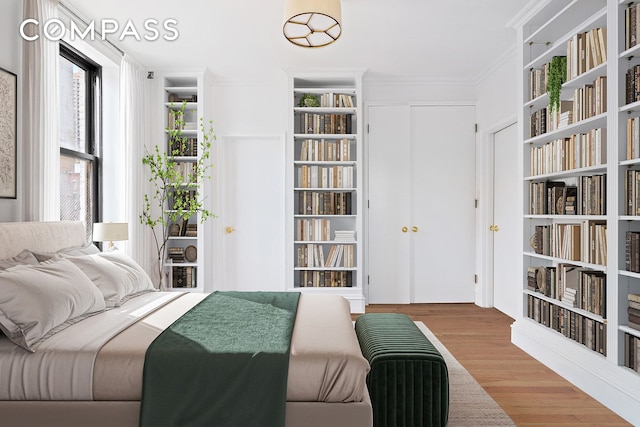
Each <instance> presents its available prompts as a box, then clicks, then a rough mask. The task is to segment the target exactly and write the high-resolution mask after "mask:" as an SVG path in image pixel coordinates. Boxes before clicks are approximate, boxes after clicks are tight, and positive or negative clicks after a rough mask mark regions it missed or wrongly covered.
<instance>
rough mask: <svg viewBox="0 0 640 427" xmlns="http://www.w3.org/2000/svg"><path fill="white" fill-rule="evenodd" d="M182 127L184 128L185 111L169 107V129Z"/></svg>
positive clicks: (180, 128)
mask: <svg viewBox="0 0 640 427" xmlns="http://www.w3.org/2000/svg"><path fill="white" fill-rule="evenodd" d="M182 129H184V111H182V110H174V109H172V108H169V109H168V116H167V130H182Z"/></svg>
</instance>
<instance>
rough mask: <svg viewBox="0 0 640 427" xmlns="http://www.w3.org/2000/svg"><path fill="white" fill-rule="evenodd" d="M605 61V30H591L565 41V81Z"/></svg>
mask: <svg viewBox="0 0 640 427" xmlns="http://www.w3.org/2000/svg"><path fill="white" fill-rule="evenodd" d="M606 61H607V29H606V28H605V27H602V28H593V29H591V30H589V31H586V32H583V33H578V34H575V35H574V36H573V37H571V38H570V39H569V40H568V41H567V80H571V79H574V78H576V77H578V76H579V75H581V74H583V73H586V72H587V71H589V70H591V69H592V68H595V67H597V66H598V65H601V64H603V63H605V62H606Z"/></svg>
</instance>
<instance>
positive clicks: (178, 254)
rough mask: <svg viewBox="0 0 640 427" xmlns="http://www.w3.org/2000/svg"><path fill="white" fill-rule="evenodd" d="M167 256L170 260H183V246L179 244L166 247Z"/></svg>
mask: <svg viewBox="0 0 640 427" xmlns="http://www.w3.org/2000/svg"><path fill="white" fill-rule="evenodd" d="M167 257H168V258H169V259H170V260H171V262H184V248H182V247H179V246H170V247H168V248H167Z"/></svg>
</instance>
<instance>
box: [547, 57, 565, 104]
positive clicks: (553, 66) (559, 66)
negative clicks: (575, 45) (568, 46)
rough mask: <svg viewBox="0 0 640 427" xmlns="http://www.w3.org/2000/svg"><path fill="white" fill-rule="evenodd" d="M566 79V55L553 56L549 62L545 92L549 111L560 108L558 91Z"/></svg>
mask: <svg viewBox="0 0 640 427" xmlns="http://www.w3.org/2000/svg"><path fill="white" fill-rule="evenodd" d="M566 80H567V57H566V56H554V57H553V59H551V63H549V76H548V78H547V92H548V93H549V108H550V109H551V111H552V112H553V111H559V109H560V92H561V91H562V84H563V83H564V82H565V81H566Z"/></svg>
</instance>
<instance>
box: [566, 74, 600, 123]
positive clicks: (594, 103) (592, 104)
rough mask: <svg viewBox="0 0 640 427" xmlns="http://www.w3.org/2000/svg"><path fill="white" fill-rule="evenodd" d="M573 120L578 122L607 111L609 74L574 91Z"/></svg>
mask: <svg viewBox="0 0 640 427" xmlns="http://www.w3.org/2000/svg"><path fill="white" fill-rule="evenodd" d="M571 104H572V107H573V108H572V115H571V116H572V122H571V123H576V122H579V121H580V120H585V119H588V118H591V117H595V116H597V115H599V114H603V113H606V112H607V76H598V77H597V78H596V79H595V80H594V81H593V83H590V84H585V85H584V86H583V87H581V88H576V89H574V91H573V101H572V102H571Z"/></svg>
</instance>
